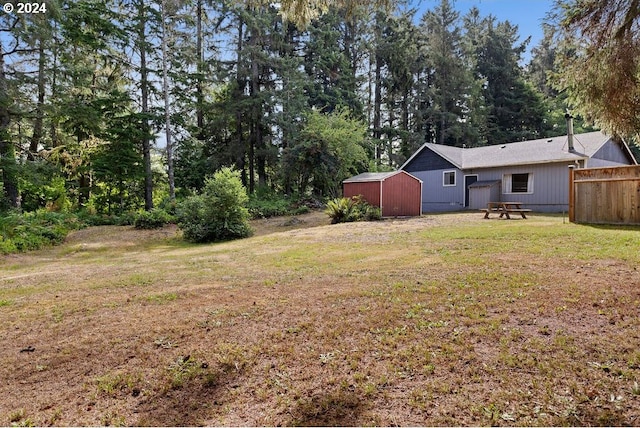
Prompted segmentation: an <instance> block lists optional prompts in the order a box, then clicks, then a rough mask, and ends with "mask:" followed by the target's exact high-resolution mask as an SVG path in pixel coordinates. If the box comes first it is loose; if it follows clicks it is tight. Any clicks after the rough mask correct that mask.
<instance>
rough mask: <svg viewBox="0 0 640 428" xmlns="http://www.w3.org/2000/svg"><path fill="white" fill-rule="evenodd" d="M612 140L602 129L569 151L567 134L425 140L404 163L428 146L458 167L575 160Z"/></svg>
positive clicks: (583, 137)
mask: <svg viewBox="0 0 640 428" xmlns="http://www.w3.org/2000/svg"><path fill="white" fill-rule="evenodd" d="M610 139H611V137H609V136H607V135H606V134H604V133H602V132H600V131H595V132H588V133H584V134H576V135H574V148H575V149H574V150H573V151H569V144H568V137H567V136H566V135H562V136H559V137H553V138H541V139H538V140H529V141H521V142H517V143H509V144H501V145H493V146H483V147H473V148H468V149H466V148H465V149H463V148H460V147H451V146H444V145H441V144H432V143H426V144H424V145H423V146H422V147H421V148H420V149H419V150H418V151H416V153H414V155H413V156H411V158H409V159H408V160H407V161H406V162H405V163H404V165H403V166H402V168H404V167H405V166H406V165H408V164H409V162H411V161H412V160H413V159H414V158H415V157H416V156H417V155H418V154H419V153H421V152H422V151H423V150H425V149H429V150H432V151H433V152H435V153H437V154H438V155H440V156H441V157H443V158H444V159H446V160H448V161H449V162H451V163H452V164H453V165H455V166H456V167H457V168H459V169H472V168H492V167H500V166H511V165H531V164H537V163H550V162H563V161H575V160H580V159H588V158H590V157H592V156H593V155H595V154H596V152H597V151H598V150H599V149H600V148H601V147H602V146H603V145H604V144H605V143H606V142H607V141H609V140H610ZM627 150H628V148H627Z"/></svg>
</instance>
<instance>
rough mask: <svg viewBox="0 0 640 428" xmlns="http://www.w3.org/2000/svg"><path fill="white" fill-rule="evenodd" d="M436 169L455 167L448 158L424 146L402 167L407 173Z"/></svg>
mask: <svg viewBox="0 0 640 428" xmlns="http://www.w3.org/2000/svg"><path fill="white" fill-rule="evenodd" d="M438 169H456V166H455V165H453V164H452V163H451V162H449V161H448V160H446V159H444V158H443V157H442V156H440V155H438V154H436V153H434V152H433V151H432V150H430V149H428V148H427V147H424V148H423V149H422V151H420V153H418V155H417V156H416V157H415V158H413V159H412V160H411V162H409V163H408V164H407V166H405V167H404V168H403V170H404V171H407V172H409V173H411V172H416V171H435V170H438Z"/></svg>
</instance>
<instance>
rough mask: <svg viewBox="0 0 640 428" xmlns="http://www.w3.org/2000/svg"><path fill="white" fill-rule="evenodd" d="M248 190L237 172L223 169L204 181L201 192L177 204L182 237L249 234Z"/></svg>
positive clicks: (223, 237) (221, 237)
mask: <svg viewBox="0 0 640 428" xmlns="http://www.w3.org/2000/svg"><path fill="white" fill-rule="evenodd" d="M247 201H248V197H247V193H246V191H245V188H244V186H243V185H242V182H241V181H240V174H239V173H238V172H237V171H233V170H231V169H230V168H223V169H221V170H220V171H218V172H216V173H215V174H214V175H213V177H212V178H209V179H207V180H206V181H205V185H204V188H203V189H202V193H201V194H199V195H195V196H190V197H188V198H187V199H185V200H184V201H183V202H182V203H181V204H180V205H179V206H178V226H179V227H180V228H181V229H182V231H183V233H184V237H185V239H187V240H189V241H194V242H214V241H223V240H227V239H235V238H243V237H246V236H249V235H250V234H251V228H250V227H249V223H248V220H249V211H248V210H247V208H246V207H245V206H246V204H247Z"/></svg>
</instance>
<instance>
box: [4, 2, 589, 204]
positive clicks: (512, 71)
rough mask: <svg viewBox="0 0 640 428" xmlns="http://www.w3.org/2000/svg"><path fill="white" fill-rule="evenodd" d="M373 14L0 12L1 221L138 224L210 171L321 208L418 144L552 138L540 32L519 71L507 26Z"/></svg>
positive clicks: (554, 99) (549, 34)
mask: <svg viewBox="0 0 640 428" xmlns="http://www.w3.org/2000/svg"><path fill="white" fill-rule="evenodd" d="M386 3H388V4H386V5H385V6H384V7H383V6H380V7H377V6H365V5H362V6H359V7H356V8H350V9H349V10H348V12H347V11H345V10H341V9H339V8H331V9H329V10H328V11H327V12H326V13H324V14H322V16H320V17H319V18H318V19H316V20H314V21H312V22H311V23H310V24H309V25H308V26H306V27H304V28H299V27H298V26H296V25H295V24H294V23H290V22H283V20H282V18H281V16H280V15H279V14H278V11H277V10H276V9H275V8H274V7H271V6H266V5H259V4H252V5H247V4H244V3H242V2H230V1H210V0H184V1H183V0H171V1H170V0H165V1H149V0H128V1H120V0H103V1H90V0H73V1H67V0H59V1H47V3H46V8H47V10H46V13H39V14H35V13H32V14H20V15H19V14H3V15H2V16H0V162H1V163H0V168H1V170H2V175H1V177H0V181H2V189H3V191H2V198H1V199H0V211H2V210H8V209H16V208H18V209H21V210H22V211H25V212H28V211H35V210H38V209H42V208H46V209H47V210H50V211H68V210H89V211H91V212H96V213H107V214H113V213H122V212H126V211H135V210H140V209H146V210H150V209H151V208H153V207H154V206H161V207H162V206H168V205H170V204H171V203H172V202H173V201H174V200H175V199H176V197H177V198H181V197H183V196H187V195H189V194H192V193H194V192H197V191H199V190H200V189H201V188H202V187H203V186H204V183H205V178H206V177H207V176H211V175H212V174H213V173H214V172H215V171H218V170H220V169H222V168H224V167H232V168H234V169H236V170H237V171H239V172H240V176H241V179H242V182H243V184H244V185H245V186H246V188H247V190H248V193H249V194H251V195H265V194H270V193H278V194H283V195H298V196H302V195H312V196H314V197H317V198H323V197H327V196H335V195H336V194H337V193H338V192H339V189H340V182H341V180H342V179H344V178H346V177H348V176H350V175H353V174H357V173H359V172H363V171H381V170H387V169H390V168H396V167H398V166H399V165H401V164H402V163H403V162H404V161H405V160H406V159H407V158H408V157H409V156H410V155H411V154H412V153H413V152H414V151H415V150H416V149H417V148H418V147H419V146H420V145H422V144H423V143H425V142H433V143H440V144H448V145H455V146H459V147H462V146H467V147H472V146H479V145H486V144H502V143H506V142H513V141H520V140H527V139H534V138H543V137H548V136H556V135H561V134H564V133H565V132H566V125H565V119H564V114H565V113H566V111H567V96H566V95H565V93H564V92H559V91H558V90H556V89H554V86H553V85H552V84H551V83H550V80H549V78H550V77H551V78H553V76H554V74H556V73H557V71H558V70H557V69H556V67H557V64H558V61H556V54H557V50H558V49H561V48H560V47H559V45H558V44H557V43H555V42H554V33H553V31H552V27H551V26H547V27H546V28H545V37H544V39H543V40H542V41H541V42H540V44H539V45H538V46H535V47H534V48H533V49H532V51H531V57H530V60H529V61H528V62H527V63H525V62H524V60H523V54H524V53H525V51H526V49H527V44H528V41H525V42H524V43H520V42H518V40H519V38H520V34H519V33H518V28H517V27H515V26H513V25H511V24H510V23H509V22H500V21H498V20H497V19H496V18H495V17H493V16H482V15H481V13H480V11H479V10H478V9H476V8H472V9H470V10H469V11H468V12H467V13H465V14H460V13H459V12H457V11H456V10H455V9H454V7H453V6H452V3H451V2H450V1H449V0H442V2H441V3H440V4H439V5H438V6H437V7H434V8H433V9H432V10H428V11H426V12H425V13H424V14H423V15H421V16H418V15H417V11H416V10H415V9H411V8H410V7H409V6H408V5H407V4H404V3H399V2H393V1H391V2H386ZM565 57H566V51H565ZM583 126H584V124H583V122H582V120H581V119H580V118H578V121H577V122H576V132H581V130H582V129H584V128H583Z"/></svg>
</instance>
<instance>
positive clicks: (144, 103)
mask: <svg viewBox="0 0 640 428" xmlns="http://www.w3.org/2000/svg"><path fill="white" fill-rule="evenodd" d="M138 18H139V21H138V50H139V51H140V93H141V98H142V99H141V100H140V103H141V108H142V115H143V119H142V128H143V129H142V131H143V137H142V159H143V163H144V209H145V210H146V211H150V210H152V209H153V174H152V172H151V138H150V137H151V130H150V126H149V119H148V117H147V116H148V114H149V70H148V69H147V41H146V22H147V20H146V14H145V8H144V1H142V0H141V1H140V2H139V3H138Z"/></svg>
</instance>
